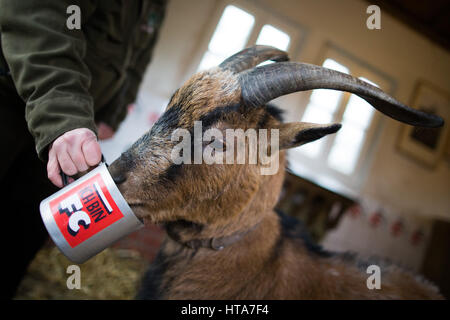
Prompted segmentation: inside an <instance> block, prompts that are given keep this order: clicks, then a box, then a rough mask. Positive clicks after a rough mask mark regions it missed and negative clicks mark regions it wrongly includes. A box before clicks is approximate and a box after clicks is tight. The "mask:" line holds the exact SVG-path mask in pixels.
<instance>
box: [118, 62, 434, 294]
mask: <svg viewBox="0 0 450 320" xmlns="http://www.w3.org/2000/svg"><path fill="white" fill-rule="evenodd" d="M222 111H223V112H222ZM196 120H203V122H204V123H205V122H206V123H208V122H209V123H211V125H212V126H213V127H215V128H218V129H220V130H225V129H228V128H241V129H243V130H244V131H245V130H247V129H248V128H253V129H260V128H266V129H272V128H276V129H279V130H280V131H279V132H280V146H281V148H283V149H285V148H289V147H293V146H297V145H300V144H302V143H305V142H309V141H311V140H313V139H317V138H320V137H321V136H323V135H325V134H328V133H334V132H336V131H337V130H338V129H339V128H338V127H335V126H334V127H333V125H331V126H330V125H314V124H305V123H292V124H283V123H281V122H280V120H279V119H278V117H277V115H276V114H275V113H274V112H273V110H270V108H268V107H264V106H261V107H256V108H255V107H247V106H245V105H244V104H243V103H242V101H241V90H240V84H239V81H238V78H237V76H236V75H235V74H234V73H233V72H231V71H227V70H222V69H220V68H214V69H211V70H208V71H205V72H201V73H198V74H196V75H194V76H193V77H192V78H191V79H190V80H189V81H187V83H186V84H185V85H183V86H182V87H181V88H180V89H179V90H177V91H176V92H175V94H174V95H173V97H172V99H171V101H170V103H169V105H168V107H167V110H166V112H165V113H164V114H163V115H162V117H161V118H160V119H159V120H158V122H157V123H156V124H155V125H154V126H153V128H152V129H151V131H150V132H149V133H147V134H146V135H144V136H143V137H142V138H141V139H139V140H138V141H137V142H136V143H135V144H134V145H133V146H132V147H131V148H130V149H129V150H128V151H126V152H125V153H124V154H123V155H122V156H121V157H120V158H119V159H118V160H116V161H115V162H114V163H113V164H112V165H111V166H110V171H111V174H112V176H113V177H115V179H116V180H120V181H121V183H120V184H119V188H120V190H121V192H122V194H123V195H124V197H125V199H126V200H127V202H128V203H129V204H130V206H131V207H132V208H133V211H134V212H135V213H136V215H137V216H138V217H140V218H141V219H143V220H145V221H146V222H148V223H157V224H163V225H165V226H166V227H167V229H168V232H169V234H171V235H172V236H171V237H167V238H166V239H165V241H164V243H163V245H162V247H161V249H160V252H159V255H158V257H157V258H156V260H155V261H154V263H153V265H152V267H151V268H150V270H149V272H148V273H147V275H146V277H145V279H144V281H143V287H142V289H141V293H140V295H139V298H159V299H404V298H411V299H434V298H441V296H440V295H439V293H438V290H437V288H436V287H434V286H433V285H432V284H430V283H428V282H426V281H425V280H422V279H421V278H419V277H418V276H416V275H414V274H412V273H409V272H407V271H405V270H403V269H400V268H398V267H396V266H392V265H391V266H382V265H380V267H381V268H382V275H381V289H379V290H369V289H368V288H367V285H366V281H367V278H368V276H369V275H368V274H367V273H366V269H365V268H364V266H365V265H364V263H361V262H359V261H358V259H357V258H355V257H349V255H345V254H344V255H342V254H334V253H328V252H325V251H323V250H320V249H318V250H311V249H310V248H308V245H307V243H306V240H305V239H306V238H304V237H303V236H302V230H301V228H300V227H292V228H293V229H292V230H289V227H286V226H285V225H284V224H283V221H282V219H283V218H282V216H280V215H278V214H277V213H276V212H275V211H274V207H275V205H276V202H277V200H278V196H279V194H280V191H281V187H282V183H283V179H284V171H285V151H284V150H280V152H279V170H278V172H277V173H276V174H274V175H261V174H260V171H259V169H260V167H261V164H260V163H257V164H248V163H246V164H213V165H205V164H191V165H174V164H173V163H172V162H171V158H170V152H171V150H172V148H173V147H174V145H175V144H176V143H177V142H173V141H171V133H172V132H173V131H174V130H175V129H176V128H186V129H191V128H192V126H193V124H194V121H196ZM311 128H313V133H314V134H313V135H308V134H303V133H308V132H310V131H308V130H309V129H311ZM315 128H317V129H319V130H318V131H317V132H316V131H314V129H315ZM321 129H323V130H322V131H321ZM300 138H301V139H302V140H301V141H299V139H300ZM226 144H227V141H225V145H226ZM247 151H248V150H247ZM297 229H298V230H297ZM245 232H246V233H245ZM236 233H241V234H242V236H241V237H240V239H239V240H238V241H235V242H233V243H232V244H230V245H229V246H226V247H225V248H224V249H223V250H212V249H210V248H203V247H200V248H194V249H192V248H189V247H187V246H185V245H184V243H187V242H189V241H190V240H193V239H210V238H219V237H227V236H230V235H233V234H236Z"/></svg>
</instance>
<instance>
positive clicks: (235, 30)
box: [197, 5, 299, 71]
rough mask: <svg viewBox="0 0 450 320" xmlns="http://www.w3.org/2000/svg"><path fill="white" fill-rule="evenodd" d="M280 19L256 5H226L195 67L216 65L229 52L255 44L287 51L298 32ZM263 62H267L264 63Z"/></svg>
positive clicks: (206, 67)
mask: <svg viewBox="0 0 450 320" xmlns="http://www.w3.org/2000/svg"><path fill="white" fill-rule="evenodd" d="M280 20H281V19H276V17H273V16H270V15H269V14H267V13H262V12H261V11H260V10H257V9H256V8H254V9H247V8H246V9H242V8H238V7H237V6H234V5H228V6H226V7H225V9H224V10H223V12H222V15H221V17H220V19H219V22H218V23H217V25H216V26H215V29H214V33H213V35H212V37H211V39H210V40H209V42H208V46H207V50H206V52H204V53H203V55H202V58H201V60H200V63H199V64H198V68H197V71H201V70H206V69H208V68H211V67H214V66H217V65H219V64H220V63H221V62H222V61H223V60H225V59H226V58H228V57H229V56H231V55H233V54H235V53H237V52H239V51H240V50H242V49H244V48H245V47H248V46H251V45H254V44H261V45H270V46H273V47H276V48H278V49H280V50H285V51H288V50H289V48H290V47H291V44H292V36H293V35H294V36H296V35H297V34H298V33H299V32H298V30H295V28H292V26H288V25H285V26H284V25H283V23H282V22H281V21H280ZM280 25H281V26H282V27H280ZM266 63H270V62H265V63H264V64H266Z"/></svg>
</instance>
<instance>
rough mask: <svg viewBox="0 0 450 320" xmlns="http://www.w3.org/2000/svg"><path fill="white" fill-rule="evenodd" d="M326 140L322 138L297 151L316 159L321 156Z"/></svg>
mask: <svg viewBox="0 0 450 320" xmlns="http://www.w3.org/2000/svg"><path fill="white" fill-rule="evenodd" d="M324 139H325V138H322V139H320V140H317V141H313V142H310V143H307V144H305V145H303V146H299V147H297V148H296V149H298V151H299V152H301V153H302V154H304V155H306V156H308V157H310V158H316V157H317V156H318V155H319V152H320V150H321V149H322V146H323V144H324Z"/></svg>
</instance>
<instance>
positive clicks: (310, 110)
mask: <svg viewBox="0 0 450 320" xmlns="http://www.w3.org/2000/svg"><path fill="white" fill-rule="evenodd" d="M323 66H324V67H325V68H329V69H333V70H337V71H340V72H344V73H349V70H348V68H347V67H346V66H343V65H342V64H340V63H338V62H336V61H335V60H333V59H326V60H325V61H324V62H323ZM341 97H342V92H341V91H337V90H327V89H317V90H314V91H313V93H312V94H311V98H310V101H309V104H308V106H307V107H306V110H305V113H304V114H303V117H302V121H303V122H314V123H330V122H332V121H333V115H334V113H335V112H336V109H337V108H338V106H339V102H340V100H341ZM325 140H326V138H323V139H321V140H319V141H314V142H311V143H308V144H307V145H305V146H301V147H300V148H299V152H301V153H302V154H304V155H307V156H309V157H311V158H315V157H317V156H318V155H319V153H320V150H321V149H322V148H323V146H324V144H325V142H324V141H325Z"/></svg>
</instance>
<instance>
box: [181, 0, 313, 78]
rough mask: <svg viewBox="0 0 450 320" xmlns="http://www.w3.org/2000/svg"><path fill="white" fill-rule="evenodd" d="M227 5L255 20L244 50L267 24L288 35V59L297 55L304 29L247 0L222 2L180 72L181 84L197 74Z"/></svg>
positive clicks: (252, 43)
mask: <svg viewBox="0 0 450 320" xmlns="http://www.w3.org/2000/svg"><path fill="white" fill-rule="evenodd" d="M229 5H233V6H236V7H238V8H239V9H242V10H244V11H246V12H248V13H249V14H251V15H253V17H254V18H255V22H254V24H253V28H252V30H251V32H250V35H249V36H248V38H247V42H246V44H245V45H244V48H246V47H249V46H252V45H254V44H255V43H256V40H257V39H258V35H259V33H260V32H261V30H262V28H263V26H264V25H266V24H269V25H272V26H273V27H275V28H277V29H279V30H281V31H283V32H285V33H286V34H288V35H289V37H290V42H289V48H288V50H287V53H288V55H289V56H290V57H295V56H296V55H297V54H298V51H299V48H300V46H301V44H302V43H303V41H304V39H305V37H306V28H304V27H303V26H301V25H300V24H298V23H296V22H293V21H291V20H290V19H288V18H286V17H284V16H281V15H278V14H277V13H274V12H273V10H271V9H269V8H265V7H264V5H258V6H256V5H255V4H253V3H252V2H251V1H247V0H222V1H219V3H218V4H217V6H216V9H215V12H214V14H213V15H212V17H211V19H210V21H209V22H208V24H207V27H206V28H205V32H204V34H203V35H202V36H201V40H200V41H199V44H198V46H197V47H196V48H197V49H196V50H195V52H194V53H193V54H192V55H191V56H190V57H188V58H190V59H189V63H187V68H186V70H185V71H184V72H182V74H183V77H182V78H183V79H182V81H181V83H183V82H184V81H186V80H187V79H188V78H189V77H190V76H191V75H192V74H194V73H195V72H197V68H198V66H199V65H200V63H201V60H202V58H203V55H204V54H205V52H206V51H207V50H208V45H209V42H210V40H211V38H212V36H213V34H214V31H215V30H216V27H217V25H218V23H219V20H220V18H221V17H222V14H223V12H224V10H225V8H226V7H227V6H229Z"/></svg>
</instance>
